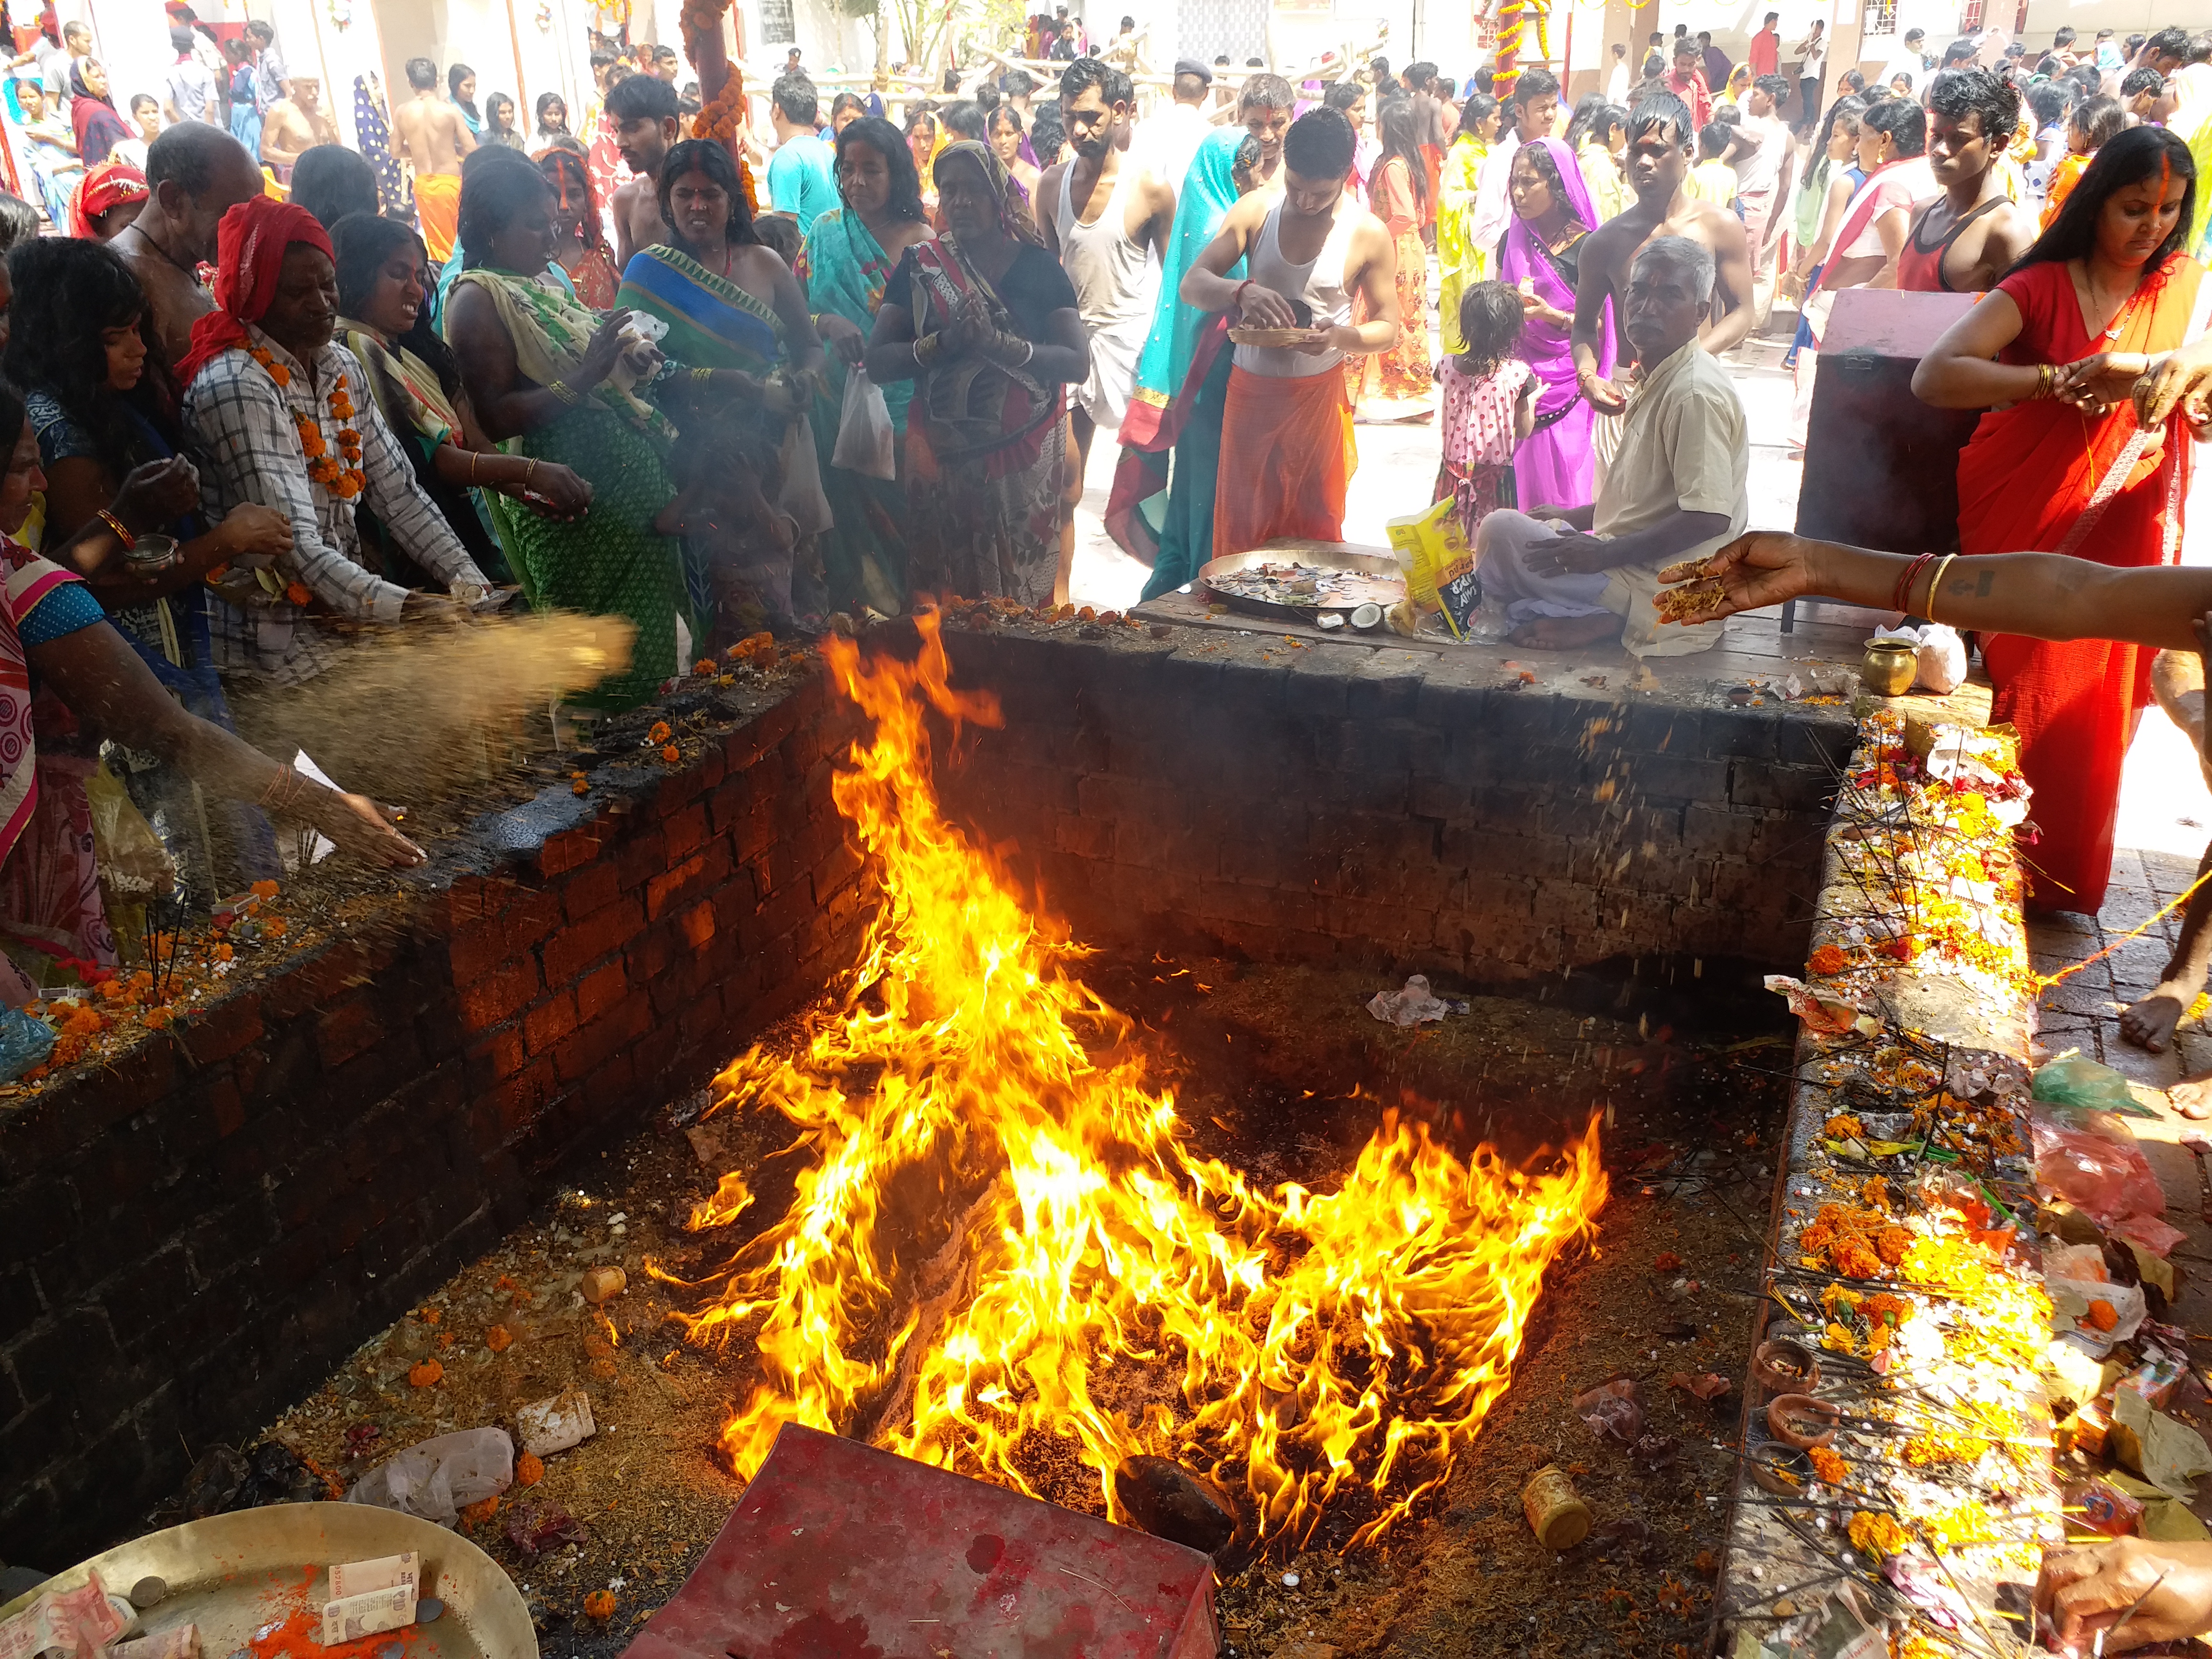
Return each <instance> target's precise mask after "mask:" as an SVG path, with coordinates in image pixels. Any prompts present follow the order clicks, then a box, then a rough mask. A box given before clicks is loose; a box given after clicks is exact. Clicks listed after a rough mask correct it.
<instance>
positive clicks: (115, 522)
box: [100, 507, 138, 553]
mask: <svg viewBox="0 0 2212 1659" xmlns="http://www.w3.org/2000/svg"><path fill="white" fill-rule="evenodd" d="M100 522H101V523H102V524H104V525H106V526H107V527H108V528H109V529H110V530H112V531H113V532H115V539H116V540H117V541H118V542H121V543H122V544H123V550H124V551H125V553H128V552H129V551H131V549H132V548H134V547H136V546H137V545H138V538H137V537H136V536H134V535H132V534H131V532H129V531H127V530H125V528H124V527H123V520H120V519H118V518H117V517H116V516H115V515H114V514H113V513H110V512H109V511H108V510H107V509H106V507H101V508H100Z"/></svg>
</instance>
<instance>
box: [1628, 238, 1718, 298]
mask: <svg viewBox="0 0 2212 1659" xmlns="http://www.w3.org/2000/svg"><path fill="white" fill-rule="evenodd" d="M1647 262H1650V263H1656V264H1661V265H1663V266H1665V267H1666V268H1667V269H1668V270H1679V271H1684V272H1686V273H1687V274H1688V276H1689V278H1690V285H1691V286H1692V288H1694V289H1697V292H1698V303H1699V304H1700V305H1703V304H1705V302H1706V301H1709V300H1711V298H1712V297H1713V272H1714V264H1713V251H1712V250H1711V248H1709V247H1707V246H1705V244H1704V243H1703V242H1699V241H1693V240H1691V239H1690V238H1689V237H1687V236H1655V237H1653V238H1652V239H1651V240H1650V241H1648V242H1646V243H1645V244H1644V246H1643V249H1642V251H1641V252H1638V254H1637V256H1636V263H1637V264H1639V265H1640V264H1645V263H1647Z"/></svg>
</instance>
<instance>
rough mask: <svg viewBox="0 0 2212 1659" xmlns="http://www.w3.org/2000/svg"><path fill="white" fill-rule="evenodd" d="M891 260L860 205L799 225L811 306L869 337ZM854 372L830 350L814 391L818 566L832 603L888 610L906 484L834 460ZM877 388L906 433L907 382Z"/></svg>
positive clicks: (894, 608) (898, 575)
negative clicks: (822, 527) (821, 497)
mask: <svg viewBox="0 0 2212 1659" xmlns="http://www.w3.org/2000/svg"><path fill="white" fill-rule="evenodd" d="M897 264H898V261H897V260H896V259H894V258H891V257H890V255H889V254H887V253H885V252H884V247H883V244H882V243H880V242H878V240H876V239H875V237H874V235H873V234H871V233H870V231H869V229H868V228H867V226H866V225H864V224H862V223H861V222H860V216H859V215H858V214H856V213H854V212H852V211H851V210H849V209H846V208H832V209H830V210H829V211H828V212H827V213H824V214H823V215H822V216H820V217H819V218H817V219H816V220H815V222H814V228H813V229H811V230H810V231H808V232H807V234H806V246H805V249H804V250H803V251H802V252H800V254H799V281H800V282H802V283H805V285H806V297H807V301H808V303H809V304H811V306H812V307H814V309H815V310H816V311H817V312H827V313H834V314H835V315H836V316H839V317H842V318H843V319H845V320H846V321H848V322H849V323H851V324H852V325H854V327H855V328H857V329H859V330H860V336H861V337H862V338H863V339H866V337H868V336H869V335H870V334H872V332H874V331H875V326H876V311H877V308H878V307H880V306H881V305H882V304H883V302H884V285H885V284H886V283H889V282H890V276H891V271H892V270H893V268H894V267H896V265H897ZM854 372H855V371H854V370H853V369H852V368H848V366H847V365H846V363H845V362H844V360H843V359H842V358H841V357H839V356H837V355H836V353H835V352H832V353H831V354H830V356H829V375H828V378H827V384H826V385H825V386H824V388H823V392H822V393H821V395H820V396H818V397H817V398H815V400H814V447H815V453H816V455H817V458H818V459H819V460H820V462H821V466H822V489H823V493H824V494H825V495H828V496H829V510H830V512H831V513H832V514H833V515H834V516H835V518H836V523H835V524H833V525H832V526H830V528H829V531H828V532H826V533H825V534H824V535H823V538H822V564H823V574H824V576H825V577H826V578H827V580H828V582H829V605H830V608H831V609H832V610H833V611H847V612H856V611H858V610H859V608H860V606H862V605H866V606H868V607H869V608H870V609H872V610H874V611H879V612H880V613H882V614H883V615H884V616H886V617H895V616H896V615H898V613H899V612H900V611H903V610H904V609H905V608H906V532H905V530H904V529H903V528H902V525H903V522H904V520H905V518H906V512H907V497H906V487H905V485H904V484H903V483H901V482H900V481H899V480H898V479H896V478H871V477H865V476H863V475H862V474H860V473H858V472H854V471H849V470H848V469H847V468H845V467H842V466H837V465H832V463H831V461H830V459H829V458H830V456H831V454H832V453H835V451H836V447H837V428H838V426H839V425H840V424H841V423H842V420H843V418H844V412H845V384H846V380H847V378H848V376H849V375H851V374H854ZM883 394H884V407H885V408H886V409H888V410H890V417H891V429H892V430H893V431H894V432H896V433H897V434H899V435H901V436H902V437H903V436H904V435H905V433H906V413H907V408H908V405H909V404H912V402H913V401H914V382H913V381H912V380H894V381H892V382H891V384H890V385H889V386H885V387H884V388H883ZM901 448H902V449H903V448H904V446H903V445H902V446H901Z"/></svg>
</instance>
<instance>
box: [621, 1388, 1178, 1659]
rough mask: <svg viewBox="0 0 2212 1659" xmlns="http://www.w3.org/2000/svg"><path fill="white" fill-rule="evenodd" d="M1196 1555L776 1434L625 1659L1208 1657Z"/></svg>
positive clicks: (790, 1427) (794, 1428)
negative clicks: (709, 1542)
mask: <svg viewBox="0 0 2212 1659" xmlns="http://www.w3.org/2000/svg"><path fill="white" fill-rule="evenodd" d="M1219 1644H1220V1638H1219V1634H1218V1631H1217V1630H1216V1628H1215V1625H1214V1615H1213V1564H1212V1561H1211V1560H1209V1559H1207V1558H1206V1556H1203V1555H1201V1554H1200V1553H1198V1552H1197V1551H1196V1550H1192V1549H1186V1548H1184V1547H1182V1545H1180V1544H1171V1543H1169V1542H1168V1541H1166V1540H1164V1539H1160V1538H1154V1537H1152V1536H1151V1535H1150V1534H1146V1533H1141V1532H1136V1531H1133V1530H1131V1529H1130V1528H1127V1527H1116V1526H1113V1525H1110V1524H1109V1523H1108V1522H1104V1521H1101V1520H1098V1519H1097V1518H1096V1517H1094V1516H1088V1515H1078V1514H1076V1513H1075V1512H1074V1511H1073V1510H1064V1509H1061V1508H1060V1507H1058V1506H1057V1505H1056V1504H1044V1503H1040V1502H1038V1501H1037V1500H1036V1498H1024V1497H1022V1496H1021V1495H1020V1494H1019V1493H1017V1492H1008V1491H1006V1489H1005V1488H1004V1487H1001V1486H988V1485H986V1484H985V1483H984V1482H982V1481H980V1480H968V1479H966V1478H965V1477H964V1476H961V1475H957V1474H947V1473H946V1472H945V1471H944V1470H943V1469H936V1468H930V1467H929V1466H928V1465H927V1464H926V1463H916V1462H913V1461H912V1460H910V1459H908V1458H904V1457H900V1456H897V1455H894V1454H892V1453H890V1452H887V1451H878V1449H875V1448H874V1447H872V1446H865V1445H862V1444H861V1443H860V1442H858V1441H855V1440H846V1439H842V1438H840V1437H837V1436H836V1435H834V1434H823V1433H822V1432H820V1431H818V1430H814V1429H805V1428H801V1427H799V1425H796V1424H790V1423H787V1424H786V1425H784V1426H783V1428H782V1430H781V1431H780V1432H779V1433H778V1434H777V1435H776V1438H775V1445H774V1447H772V1448H771V1449H770V1450H769V1456H768V1461H767V1462H765V1463H763V1464H762V1466H761V1468H760V1473H759V1474H756V1475H755V1476H754V1477H753V1480H752V1484H751V1485H750V1486H747V1487H746V1488H745V1492H744V1497H743V1498H739V1499H738V1506H737V1508H736V1509H735V1510H732V1511H731V1513H730V1518H729V1520H728V1521H727V1522H724V1523H723V1527H722V1530H721V1532H720V1534H719V1535H718V1536H717V1537H716V1538H715V1540H714V1545H713V1547H710V1548H709V1549H708V1552H707V1553H706V1555H705V1556H704V1557H702V1559H701V1560H700V1562H699V1565H698V1566H697V1567H696V1568H695V1569H693V1571H692V1573H691V1576H690V1577H689V1578H688V1579H686V1580H685V1581H684V1588H683V1589H680V1590H678V1592H677V1593H676V1595H675V1596H674V1597H673V1598H672V1599H671V1601H669V1602H668V1604H667V1605H666V1606H665V1607H662V1608H661V1609H660V1611H659V1613H655V1614H653V1620H652V1621H651V1622H650V1623H649V1624H647V1626H646V1627H645V1628H644V1629H643V1630H642V1631H641V1632H639V1633H638V1637H637V1639H636V1640H635V1641H634V1642H632V1643H631V1644H629V1648H628V1649H627V1650H625V1652H624V1654H623V1659H722V1656H724V1655H726V1654H727V1655H734V1656H737V1659H941V1656H944V1655H945V1654H952V1655H957V1659H1212V1656H1213V1654H1214V1652H1215V1650H1217V1648H1218V1646H1219Z"/></svg>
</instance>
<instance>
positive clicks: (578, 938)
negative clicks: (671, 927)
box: [544, 898, 645, 985]
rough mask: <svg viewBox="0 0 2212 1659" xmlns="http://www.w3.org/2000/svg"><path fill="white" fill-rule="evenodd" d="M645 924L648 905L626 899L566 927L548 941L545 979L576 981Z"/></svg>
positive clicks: (556, 982) (561, 982)
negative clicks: (585, 970) (584, 971)
mask: <svg viewBox="0 0 2212 1659" xmlns="http://www.w3.org/2000/svg"><path fill="white" fill-rule="evenodd" d="M644 927H645V907H644V906H643V905H641V904H640V903H639V902H637V901H636V900H635V899H634V898H625V899H623V900H622V901H620V902H618V903H615V904H610V905H609V906H607V908H605V909H604V910H597V911H594V912H592V915H590V916H588V917H586V919H585V920H584V921H580V922H578V923H577V924H576V925H575V926H574V927H567V928H563V929H562V931H561V932H560V933H556V934H555V935H554V936H553V937H552V938H551V939H548V940H547V941H546V942H545V953H544V955H545V982H546V983H547V984H549V985H568V984H571V983H573V982H574V981H575V980H576V978H577V977H578V975H580V974H581V973H582V972H583V970H584V969H586V968H588V967H590V966H591V965H592V963H595V962H597V961H598V960H599V958H600V957H604V956H606V955H607V954H609V953H610V952H611V951H619V950H621V949H622V947H623V945H627V944H629V942H630V940H632V939H635V938H636V937H637V936H638V934H639V933H641V932H642V931H643V930H644Z"/></svg>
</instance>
